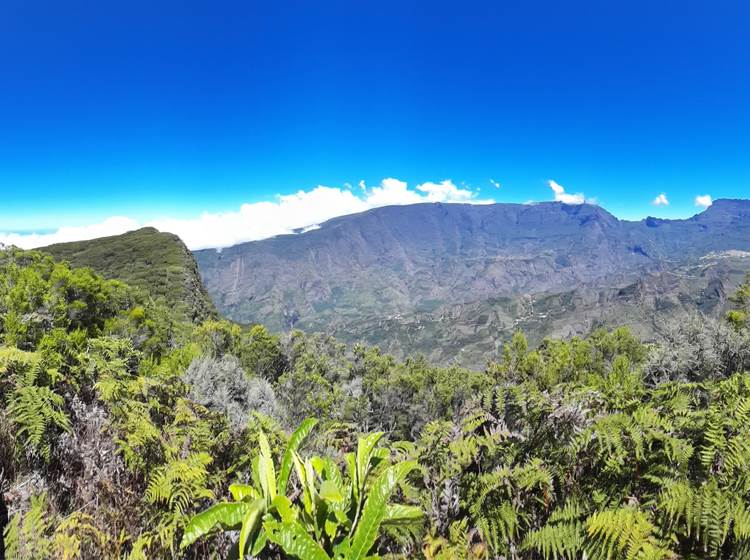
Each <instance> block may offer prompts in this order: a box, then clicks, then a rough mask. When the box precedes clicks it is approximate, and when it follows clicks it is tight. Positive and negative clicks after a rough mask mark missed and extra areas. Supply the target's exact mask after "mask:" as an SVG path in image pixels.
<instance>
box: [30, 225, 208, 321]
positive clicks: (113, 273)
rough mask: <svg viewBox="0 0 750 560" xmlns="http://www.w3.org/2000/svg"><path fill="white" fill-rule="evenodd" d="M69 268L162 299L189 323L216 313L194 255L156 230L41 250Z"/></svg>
mask: <svg viewBox="0 0 750 560" xmlns="http://www.w3.org/2000/svg"><path fill="white" fill-rule="evenodd" d="M40 250H41V251H44V252H45V253H49V254H51V255H52V256H53V257H55V258H56V259H61V260H66V261H68V262H70V264H71V265H72V266H73V267H89V268H92V269H93V270H95V271H96V272H98V273H99V274H101V275H102V276H104V277H105V278H108V279H113V280H121V281H123V282H125V283H127V284H129V285H131V286H133V287H136V288H141V289H144V290H146V291H147V292H148V293H150V294H151V295H153V296H154V297H162V298H164V299H165V301H166V302H168V303H169V304H170V305H172V306H174V307H175V308H176V309H177V310H178V311H180V312H181V313H184V314H185V316H186V317H188V318H189V319H191V320H202V319H206V318H208V317H211V316H213V315H214V314H215V308H214V306H213V303H212V302H211V299H210V297H209V296H208V293H207V292H206V289H205V288H204V287H203V283H202V282H201V279H200V275H199V274H198V268H197V265H196V263H195V259H194V258H193V255H192V254H191V253H190V251H189V250H188V248H187V247H185V244H184V243H183V242H182V240H181V239H180V238H179V237H177V236H176V235H173V234H171V233H162V232H160V231H158V230H157V229H155V228H142V229H139V230H136V231H131V232H128V233H125V234H123V235H113V236H110V237H102V238H99V239H92V240H89V241H75V242H72V243H59V244H56V245H50V246H48V247H44V248H42V249H40Z"/></svg>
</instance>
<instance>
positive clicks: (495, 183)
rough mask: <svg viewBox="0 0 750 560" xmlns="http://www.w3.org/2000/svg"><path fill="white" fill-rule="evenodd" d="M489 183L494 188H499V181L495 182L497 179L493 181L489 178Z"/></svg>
mask: <svg viewBox="0 0 750 560" xmlns="http://www.w3.org/2000/svg"><path fill="white" fill-rule="evenodd" d="M490 184H491V185H492V186H493V187H495V188H496V189H499V188H500V183H498V182H497V181H495V180H494V179H490Z"/></svg>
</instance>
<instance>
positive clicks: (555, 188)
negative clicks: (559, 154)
mask: <svg viewBox="0 0 750 560" xmlns="http://www.w3.org/2000/svg"><path fill="white" fill-rule="evenodd" d="M547 184H548V185H549V188H551V189H552V192H554V193H555V201H556V202H562V203H564V204H583V203H584V202H586V199H585V198H584V196H583V194H582V193H575V194H570V193H566V192H565V188H563V186H562V185H561V184H559V183H557V182H556V181H553V180H552V179H550V180H549V181H547Z"/></svg>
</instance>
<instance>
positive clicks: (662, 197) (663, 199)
mask: <svg viewBox="0 0 750 560" xmlns="http://www.w3.org/2000/svg"><path fill="white" fill-rule="evenodd" d="M651 204H653V205H654V206H669V200H667V195H666V194H664V193H661V194H659V196H657V197H656V198H655V199H654V200H652V201H651Z"/></svg>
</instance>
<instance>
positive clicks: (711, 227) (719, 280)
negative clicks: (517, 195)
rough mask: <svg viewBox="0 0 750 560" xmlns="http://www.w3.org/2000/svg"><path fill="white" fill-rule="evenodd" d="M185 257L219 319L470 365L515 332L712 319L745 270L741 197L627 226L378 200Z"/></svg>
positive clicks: (546, 211)
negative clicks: (697, 316)
mask: <svg viewBox="0 0 750 560" xmlns="http://www.w3.org/2000/svg"><path fill="white" fill-rule="evenodd" d="M194 255H195V259H196V261H197V264H198V269H199V271H200V274H201V277H202V279H203V282H204V284H205V286H206V288H207V290H208V293H209V294H210V296H211V298H212V300H213V301H214V302H215V304H216V306H217V308H218V310H219V312H220V313H222V314H223V315H225V316H226V317H228V318H230V319H232V320H235V321H238V322H242V323H255V322H257V323H263V324H265V325H267V326H268V327H269V328H271V329H274V330H277V331H285V330H288V329H291V328H300V329H302V330H305V331H324V332H327V333H330V334H332V335H334V336H336V337H337V338H339V339H341V340H343V341H345V342H355V341H365V342H367V343H370V344H376V345H379V346H380V347H381V348H382V349H383V350H385V351H388V352H391V353H394V354H396V355H399V356H404V355H409V354H413V353H423V354H426V355H427V356H428V357H429V358H431V359H432V360H435V361H437V362H442V363H448V362H458V363H461V364H462V365H467V366H481V365H483V364H484V362H485V361H486V360H487V359H488V358H489V357H491V356H492V355H494V354H495V353H496V352H497V351H498V349H499V348H500V346H501V345H502V343H504V342H506V341H507V340H508V339H509V337H510V336H512V334H513V332H515V331H516V330H518V329H521V330H524V331H525V332H526V333H527V335H529V337H530V339H531V340H532V341H533V342H539V341H540V340H541V339H542V338H544V337H546V336H571V335H577V334H586V333H588V332H589V331H590V330H592V329H593V328H596V327H598V326H614V325H620V324H626V325H629V326H631V327H632V328H633V330H635V331H636V332H637V333H638V334H639V335H641V336H643V337H645V338H647V339H648V338H655V337H658V336H659V333H660V332H661V330H662V329H663V328H664V324H665V323H667V322H669V321H670V320H676V319H679V318H682V317H684V316H685V315H687V314H691V313H701V314H703V315H706V316H716V315H719V314H721V313H723V312H724V310H725V308H726V303H727V302H726V299H727V295H728V294H730V293H731V292H732V291H733V289H734V288H735V287H736V286H737V285H738V284H739V282H740V281H741V280H742V279H743V277H744V276H745V274H746V273H747V271H748V270H750V201H748V200H726V199H723V200H717V201H715V202H714V204H713V205H712V206H710V207H709V208H708V209H706V210H705V211H703V212H701V213H700V214H697V215H695V216H693V217H692V218H689V219H680V220H666V219H659V218H651V217H649V218H646V219H644V220H640V221H626V220H619V219H617V218H616V217H615V216H613V215H612V214H610V213H609V212H607V211H606V210H604V209H603V208H601V207H599V206H595V205H591V204H580V205H567V204H562V203H557V202H550V203H536V204H491V205H469V204H415V205H409V206H391V207H384V208H377V209H373V210H370V211H367V212H364V213H361V214H355V215H349V216H343V217H340V218H335V219H332V220H329V221H327V222H325V223H323V224H320V226H319V227H317V228H316V229H312V230H309V231H305V232H304V233H298V234H290V235H281V236H277V237H273V238H270V239H264V240H260V241H253V242H249V243H242V244H239V245H236V246H233V247H230V248H225V249H221V250H217V249H207V250H200V251H195V252H194Z"/></svg>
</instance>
